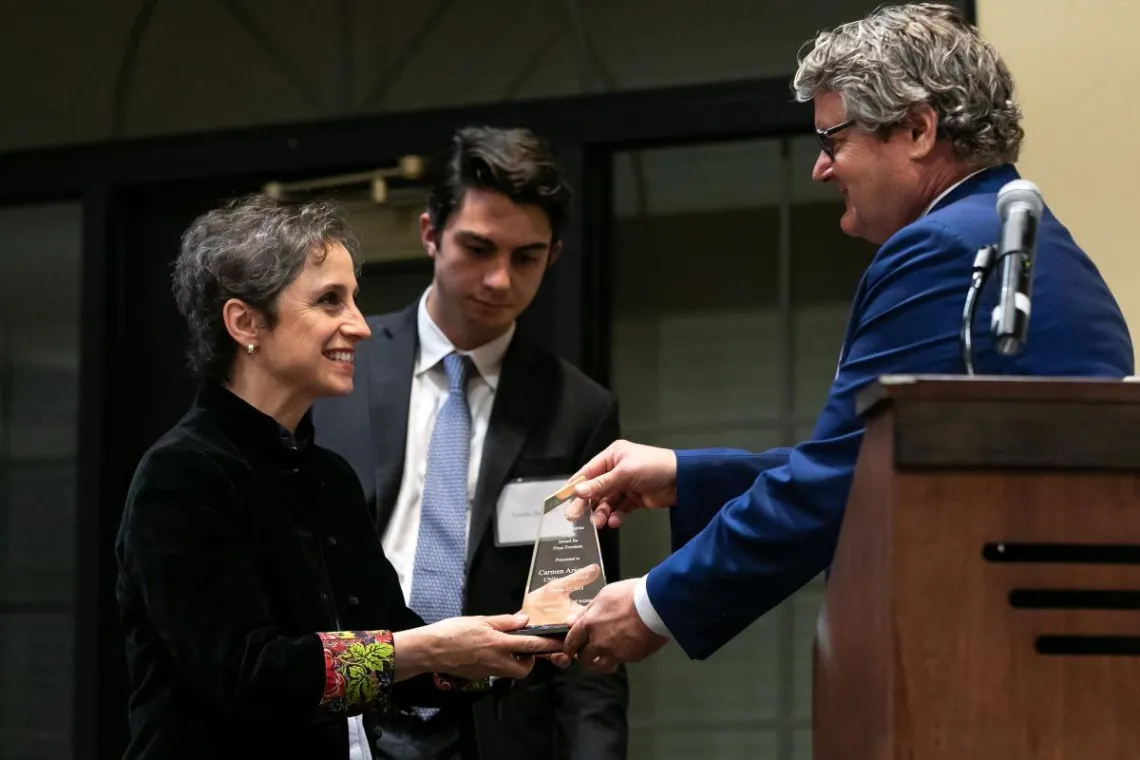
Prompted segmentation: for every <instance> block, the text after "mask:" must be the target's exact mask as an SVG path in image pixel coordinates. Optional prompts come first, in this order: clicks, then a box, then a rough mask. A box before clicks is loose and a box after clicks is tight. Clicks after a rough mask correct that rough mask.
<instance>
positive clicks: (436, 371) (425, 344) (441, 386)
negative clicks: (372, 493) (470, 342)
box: [382, 288, 515, 601]
mask: <svg viewBox="0 0 1140 760" xmlns="http://www.w3.org/2000/svg"><path fill="white" fill-rule="evenodd" d="M428 290H429V292H430V288H429V289H428ZM417 327H418V330H419V348H418V349H417V350H416V358H415V364H414V365H413V371H412V392H411V397H410V398H409V400H408V434H407V439H406V441H405V446H404V474H403V477H402V478H401V480H400V492H399V494H398V495H397V497H396V506H395V509H394V510H393V511H392V517H391V519H389V520H388V527H387V528H386V529H385V531H384V536H383V539H382V540H383V544H384V553H385V554H386V555H388V560H389V561H390V562H391V563H392V566H393V567H395V568H396V574H397V575H398V576H399V577H400V589H401V590H402V591H403V592H404V600H405V601H410V600H411V596H412V571H413V568H414V566H415V563H416V545H417V544H418V543H419V533H420V507H421V505H422V503H423V492H424V478H425V477H426V476H427V459H428V446H429V444H430V443H431V433H432V429H433V428H434V427H435V420H436V417H437V416H438V415H439V410H440V409H441V408H442V407H443V403H444V401H446V400H447V387H448V384H447V373H446V372H445V371H444V369H443V357H445V356H447V355H448V354H449V353H451V352H452V351H456V348H455V346H454V345H452V343H451V341H450V340H448V339H447V336H446V335H444V334H443V331H442V330H440V329H439V326H438V325H436V323H435V322H433V321H432V318H431V316H430V315H429V314H428V312H427V292H425V293H424V295H423V297H422V298H421V299H420V306H419V315H418V317H417ZM514 332H515V327H514V325H511V328H510V329H509V330H508V331H507V332H506V333H504V334H503V335H501V336H500V337H498V338H496V339H495V340H493V341H491V342H490V343H485V344H483V345H482V346H479V347H478V348H476V349H474V350H473V351H456V353H459V354H461V355H464V356H469V357H471V361H472V363H473V364H474V365H475V369H476V370H478V371H477V372H474V373H472V374H471V376H470V378H469V380H468V382H467V404H468V406H469V407H470V409H471V455H470V463H469V467H468V475H467V525H468V532H470V525H471V500H472V499H473V498H474V497H475V485H476V483H477V482H478V480H479V465H480V463H481V462H482V460H483V442H484V441H485V440H486V438H487V427H488V426H489V424H490V422H491V407H492V406H493V404H494V402H495V391H496V389H498V387H499V374H500V373H501V372H502V368H503V356H504V355H505V354H506V353H507V347H508V346H510V343H511V338H512V337H513V336H514Z"/></svg>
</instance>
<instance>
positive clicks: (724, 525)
mask: <svg viewBox="0 0 1140 760" xmlns="http://www.w3.org/2000/svg"><path fill="white" fill-rule="evenodd" d="M1017 177H1018V174H1017V171H1016V170H1015V169H1014V168H1013V166H1011V165H1005V166H999V167H995V168H992V169H988V170H986V171H984V172H981V173H979V174H977V175H975V176H973V177H971V178H970V179H968V180H967V181H966V182H964V183H962V184H961V185H959V186H958V187H957V188H955V189H954V190H953V191H952V192H950V193H949V194H948V195H947V196H946V197H945V198H943V199H942V200H941V201H939V202H938V203H937V204H936V206H935V207H934V208H933V209H932V210H931V212H930V213H929V214H927V215H925V216H923V217H921V218H919V219H918V220H917V221H915V222H913V223H912V224H909V225H907V226H906V227H904V228H903V229H901V230H899V231H898V232H897V233H895V235H894V236H892V237H891V238H890V239H889V240H888V241H887V242H886V243H884V244H883V246H882V247H881V248H880V249H879V251H878V252H877V253H876V254H875V257H874V259H873V260H872V261H871V264H870V266H869V267H868V268H867V271H866V272H865V273H864V275H863V278H862V280H861V282H860V283H859V287H858V290H857V291H856V295H855V300H854V304H853V306H852V310H851V315H850V320H849V322H848V326H847V333H846V338H845V339H844V343H843V348H842V352H841V354H840V360H839V368H838V371H837V374H836V377H835V381H834V383H833V384H832V386H831V391H830V394H829V396H828V399H827V403H826V405H825V406H824V408H823V411H822V413H821V414H820V416H819V419H818V421H817V423H816V426H815V430H814V431H813V433H812V437H811V439H810V440H808V441H805V442H803V443H800V444H799V445H797V446H795V447H794V448H790V449H776V450H773V451H769V452H765V453H763V454H753V453H749V452H745V451H736V450H728V449H701V450H689V451H678V452H677V504H676V506H675V507H674V508H673V509H671V510H670V512H671V521H672V529H673V548H674V553H673V554H672V556H670V557H669V558H668V559H666V560H665V561H664V562H662V563H661V564H660V565H658V566H657V567H656V568H654V569H653V570H652V571H650V573H649V575H648V578H647V579H646V583H647V589H648V592H649V598H650V600H651V601H652V603H653V606H654V607H655V608H656V610H657V612H658V614H659V615H660V616H661V618H662V620H663V621H664V622H665V624H666V625H667V626H668V628H669V631H670V633H672V635H673V637H674V639H676V641H677V643H678V644H680V646H681V647H682V649H684V651H685V653H686V654H688V655H689V657H691V658H694V659H703V658H705V657H707V656H709V655H710V654H712V653H713V652H715V651H716V650H717V649H719V648H720V647H721V646H722V645H724V644H725V643H726V642H727V641H729V640H730V639H731V638H733V637H734V636H735V635H736V634H738V633H739V632H740V631H741V630H743V629H744V628H745V627H747V626H748V625H749V624H750V623H752V622H753V621H754V620H756V619H757V618H758V617H760V616H761V615H763V614H764V613H765V612H767V611H768V610H770V609H772V608H773V607H775V606H776V605H777V604H779V603H780V602H781V601H783V600H784V599H786V598H787V597H788V596H790V595H791V594H793V593H795V591H796V590H798V589H799V588H800V587H801V586H803V585H804V584H805V583H807V582H808V581H810V580H811V579H812V578H814V577H815V576H817V575H819V573H820V572H822V571H824V570H825V569H826V568H827V567H828V565H829V564H830V563H831V558H832V555H833V553H834V550H835V546H836V542H837V540H838V537H839V528H840V525H841V523H842V520H843V513H844V509H845V508H846V505H847V495H848V491H849V490H850V486H851V479H852V476H853V475H854V471H855V460H856V457H857V455H858V453H859V444H860V442H861V441H862V437H863V421H862V420H861V419H860V417H859V416H858V415H857V414H856V411H855V397H856V394H857V392H858V391H860V390H861V389H862V388H864V387H865V386H867V385H868V384H869V383H871V382H872V381H874V380H875V379H876V378H878V377H879V376H881V375H886V374H926V373H930V374H964V373H965V368H964V366H963V363H962V359H961V352H960V349H959V332H960V327H961V316H962V306H963V302H964V300H965V296H966V291H967V289H968V287H969V282H970V274H971V269H972V266H973V262H974V256H975V254H976V253H977V250H978V249H979V248H981V247H982V246H984V245H988V244H990V243H995V242H997V241H998V238H999V233H1000V229H1001V221H1000V219H999V218H998V215H997V211H996V209H995V203H996V200H997V192H998V190H1000V189H1001V187H1002V186H1003V185H1005V183H1007V182H1009V181H1010V180H1013V179H1016V178H1017ZM999 280H1000V276H998V275H995V276H993V277H991V278H990V282H989V283H988V284H987V287H986V289H985V290H984V291H983V293H982V296H981V298H980V299H979V305H978V312H977V314H978V317H977V322H976V323H975V328H974V335H975V361H974V366H975V371H976V372H977V373H978V374H988V375H995V374H1003V375H1047V376H1069V377H1076V376H1091V377H1097V376H1103V377H1123V376H1125V375H1130V374H1132V373H1133V353H1132V342H1131V339H1130V337H1129V334H1128V328H1127V326H1126V325H1125V322H1124V317H1123V315H1122V314H1121V312H1120V308H1119V307H1118V305H1117V303H1116V300H1115V299H1114V298H1113V295H1112V293H1111V292H1110V291H1109V289H1108V286H1107V285H1106V284H1105V282H1104V280H1103V279H1102V278H1101V275H1100V273H1099V272H1098V271H1097V268H1096V267H1095V266H1094V265H1093V263H1092V261H1091V260H1090V259H1089V258H1088V256H1087V255H1085V253H1084V251H1082V250H1081V249H1080V247H1079V246H1077V244H1076V243H1075V242H1074V241H1073V238H1072V237H1071V236H1070V234H1069V232H1068V230H1066V229H1065V227H1064V226H1063V225H1062V224H1061V223H1060V222H1058V221H1057V219H1056V218H1055V217H1054V216H1053V215H1052V213H1050V212H1049V210H1048V209H1047V208H1046V210H1045V212H1044V214H1043V216H1042V220H1041V224H1040V226H1039V229H1038V239H1037V257H1036V261H1035V265H1034V274H1033V314H1032V318H1031V320H1030V325H1029V335H1028V339H1027V344H1026V346H1025V348H1024V349H1023V350H1022V352H1021V353H1020V354H1019V355H1018V356H1016V357H1010V358H1006V357H1001V356H999V355H998V354H997V353H996V352H995V350H994V348H993V343H992V340H991V339H990V336H989V315H990V312H991V310H992V308H993V306H994V305H995V304H996V302H997V295H998V289H999V284H1000V283H999Z"/></svg>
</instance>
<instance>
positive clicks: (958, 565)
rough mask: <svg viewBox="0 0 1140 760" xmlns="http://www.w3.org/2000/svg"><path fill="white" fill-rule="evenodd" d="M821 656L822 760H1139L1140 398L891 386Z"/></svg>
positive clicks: (875, 418)
mask: <svg viewBox="0 0 1140 760" xmlns="http://www.w3.org/2000/svg"><path fill="white" fill-rule="evenodd" d="M860 411H861V413H862V414H864V415H865V417H866V419H867V430H866V436H865V438H864V440H863V444H862V449H861V451H860V453H859V460H858V465H857V467H856V471H855V479H854V482H853V484H852V488H851V494H850V498H849V501H848V508H847V513H846V517H845V519H844V524H843V529H842V531H841V534H840V538H839V546H838V550H837V552H836V556H835V561H834V564H833V565H832V569H831V575H830V578H829V581H828V586H827V596H826V602H825V604H824V609H823V611H822V612H821V614H820V620H819V627H818V630H817V633H816V641H815V670H814V687H813V711H814V727H813V748H814V749H813V754H814V757H815V760H904V759H905V760H935V759H936V758H937V760H950V759H951V758H952V759H953V760H1029V758H1033V759H1034V760H1140V383H1131V382H1124V381H1111V380H1106V381H1097V380H1068V379H1034V378H966V377H932V376H893V377H884V378H881V379H880V381H879V382H878V383H876V384H875V385H874V386H872V387H870V388H868V389H867V392H866V393H865V394H864V396H863V397H862V398H861V399H860Z"/></svg>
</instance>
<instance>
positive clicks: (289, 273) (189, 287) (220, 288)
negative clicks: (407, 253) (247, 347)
mask: <svg viewBox="0 0 1140 760" xmlns="http://www.w3.org/2000/svg"><path fill="white" fill-rule="evenodd" d="M336 243H340V244H341V245H343V246H344V247H345V249H347V250H348V253H349V255H350V256H351V257H352V260H353V265H354V267H355V268H356V269H357V270H358V271H359V266H360V264H359V261H360V259H359V252H358V251H359V247H358V244H357V241H356V238H355V236H354V234H353V233H352V231H351V230H350V228H349V227H348V225H347V223H346V222H345V219H344V217H343V216H342V215H341V210H340V207H339V206H338V205H337V204H335V203H333V202H331V201H324V200H321V201H312V202H309V203H300V204H293V203H285V202H281V201H276V200H273V199H272V198H269V197H267V196H265V195H252V196H247V197H245V198H238V199H235V200H232V201H230V202H229V203H227V204H226V205H225V206H224V207H222V208H219V209H214V210H213V211H209V212H207V213H205V214H203V215H202V216H200V217H198V218H197V219H195V220H194V222H193V223H192V224H191V225H190V227H189V228H188V229H187V230H186V232H185V233H183V235H182V249H181V251H180V252H179V254H178V259H177V260H176V261H175V263H174V272H173V275H172V277H171V280H172V285H173V290H174V300H175V302H176V303H177V304H178V311H179V312H180V313H181V314H182V318H183V319H184V320H186V327H187V328H188V330H189V332H190V347H189V350H188V351H187V358H188V359H189V363H190V369H191V371H192V372H193V373H194V375H195V376H197V377H198V378H200V379H207V380H216V381H222V380H225V379H228V378H229V375H230V368H231V366H232V364H233V360H234V352H235V351H236V350H237V344H236V343H235V342H234V340H233V338H232V337H231V336H230V334H229V331H228V330H226V326H225V323H224V322H223V319H222V307H223V306H224V305H225V303H226V301H228V300H229V299H231V298H236V299H238V300H240V301H243V302H244V303H246V304H248V305H249V306H252V307H253V308H255V309H257V310H258V311H259V312H261V314H262V315H263V316H264V317H265V320H266V322H267V323H268V326H269V328H270V329H272V328H273V326H274V325H275V324H276V323H277V298H278V296H280V295H281V291H283V290H284V289H285V288H286V287H288V286H289V284H290V283H292V282H293V280H295V279H297V276H298V275H299V274H300V273H301V270H302V269H303V268H304V266H305V261H306V259H307V258H308V257H310V256H315V257H317V258H318V260H323V259H324V256H325V255H326V254H327V252H328V248H329V246H330V245H334V244H336Z"/></svg>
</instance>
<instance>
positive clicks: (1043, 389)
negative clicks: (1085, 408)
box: [855, 375, 1140, 415]
mask: <svg viewBox="0 0 1140 760" xmlns="http://www.w3.org/2000/svg"><path fill="white" fill-rule="evenodd" d="M908 400H914V401H935V400H938V401H1011V402H1013V401H1026V402H1053V403H1062V402H1063V403H1086V404H1138V405H1140V377H1126V378H1110V377H1044V376H1027V375H975V376H973V377H969V376H966V375H882V376H880V377H879V378H878V380H876V381H875V382H873V383H871V384H870V385H868V386H867V387H865V388H863V390H861V391H860V392H859V393H858V394H857V396H856V400H855V408H856V411H857V413H858V414H859V415H866V414H868V413H870V412H872V411H877V410H878V408H879V407H881V406H884V405H889V404H891V403H893V402H896V401H908Z"/></svg>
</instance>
